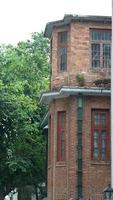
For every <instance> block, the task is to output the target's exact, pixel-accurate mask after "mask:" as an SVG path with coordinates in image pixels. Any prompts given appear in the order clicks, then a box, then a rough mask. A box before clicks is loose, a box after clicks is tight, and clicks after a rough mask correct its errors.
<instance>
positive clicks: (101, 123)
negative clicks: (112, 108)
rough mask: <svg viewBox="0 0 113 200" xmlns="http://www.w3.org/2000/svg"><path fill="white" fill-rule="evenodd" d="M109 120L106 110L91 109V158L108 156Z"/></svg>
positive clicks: (101, 158) (97, 158)
mask: <svg viewBox="0 0 113 200" xmlns="http://www.w3.org/2000/svg"><path fill="white" fill-rule="evenodd" d="M109 130H110V122H109V111H108V110H92V152H91V153H92V159H93V160H103V161H105V160H109V158H110V155H109V154H110V134H109Z"/></svg>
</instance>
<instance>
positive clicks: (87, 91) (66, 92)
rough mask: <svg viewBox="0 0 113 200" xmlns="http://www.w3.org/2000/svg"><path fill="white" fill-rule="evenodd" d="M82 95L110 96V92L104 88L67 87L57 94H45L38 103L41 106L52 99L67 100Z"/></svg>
mask: <svg viewBox="0 0 113 200" xmlns="http://www.w3.org/2000/svg"><path fill="white" fill-rule="evenodd" d="M79 94H81V95H83V96H110V94H111V90H110V89H104V88H97V87H91V88H83V87H68V86H64V87H62V88H61V89H60V90H59V91H57V92H54V91H53V92H52V91H51V92H46V93H43V94H42V95H41V97H40V102H41V103H43V104H46V105H48V104H50V103H51V102H52V101H53V100H54V99H61V98H67V97H69V96H71V95H75V96H76V95H79Z"/></svg>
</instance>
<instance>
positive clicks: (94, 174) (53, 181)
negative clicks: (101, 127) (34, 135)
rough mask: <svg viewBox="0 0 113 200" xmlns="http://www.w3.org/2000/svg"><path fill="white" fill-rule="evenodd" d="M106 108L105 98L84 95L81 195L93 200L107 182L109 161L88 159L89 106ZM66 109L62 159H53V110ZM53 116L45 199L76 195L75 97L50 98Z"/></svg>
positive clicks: (52, 114) (106, 98)
mask: <svg viewBox="0 0 113 200" xmlns="http://www.w3.org/2000/svg"><path fill="white" fill-rule="evenodd" d="M94 108H95V109H109V108H110V99H109V98H108V97H98V98H97V97H84V114H83V195H84V197H85V199H89V198H90V199H93V200H97V199H99V198H100V197H102V196H103V195H102V191H103V189H104V188H105V187H106V186H107V184H108V183H110V162H107V163H106V162H104V161H100V162H94V161H92V160H91V109H94ZM63 110H65V111H66V161H65V162H64V161H62V162H57V161H56V158H57V126H56V124H57V112H58V111H63ZM50 113H51V116H52V119H53V126H52V131H51V132H52V135H51V149H52V153H51V164H50V165H49V166H48V198H49V200H67V199H68V198H69V197H73V198H75V197H77V105H76V97H74V96H73V97H69V98H67V99H61V100H54V102H53V103H52V104H51V106H50Z"/></svg>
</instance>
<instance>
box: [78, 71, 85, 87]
mask: <svg viewBox="0 0 113 200" xmlns="http://www.w3.org/2000/svg"><path fill="white" fill-rule="evenodd" d="M76 80H77V82H78V84H79V86H84V84H85V78H84V74H82V73H78V74H77V75H76Z"/></svg>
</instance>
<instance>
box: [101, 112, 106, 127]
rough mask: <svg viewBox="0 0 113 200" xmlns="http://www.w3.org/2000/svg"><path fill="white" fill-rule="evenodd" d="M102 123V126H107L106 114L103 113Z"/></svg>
mask: <svg viewBox="0 0 113 200" xmlns="http://www.w3.org/2000/svg"><path fill="white" fill-rule="evenodd" d="M100 123H101V125H103V126H105V125H106V113H101V114H100Z"/></svg>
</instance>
